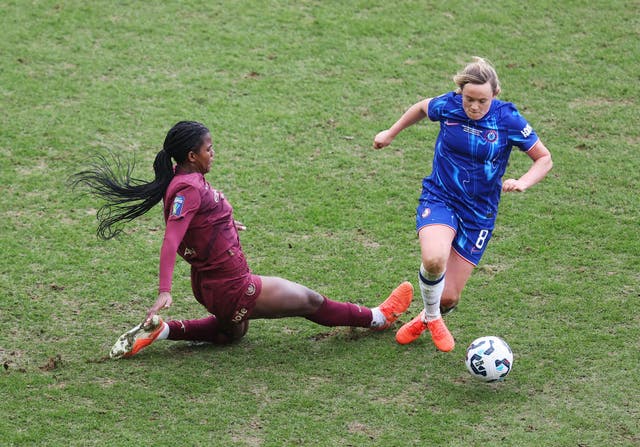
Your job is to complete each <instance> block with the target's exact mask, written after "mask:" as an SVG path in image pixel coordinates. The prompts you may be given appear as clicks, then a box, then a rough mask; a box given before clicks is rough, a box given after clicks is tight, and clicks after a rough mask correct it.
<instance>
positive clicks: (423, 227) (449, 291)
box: [373, 57, 553, 352]
mask: <svg viewBox="0 0 640 447" xmlns="http://www.w3.org/2000/svg"><path fill="white" fill-rule="evenodd" d="M453 80H454V82H455V83H456V85H457V86H458V88H457V90H456V91H453V92H449V93H445V94H443V95H440V96H438V97H434V98H428V99H424V100H422V101H420V102H418V103H416V104H414V105H413V106H411V107H410V108H409V109H408V110H407V111H406V112H405V113H404V114H403V115H402V116H401V117H400V118H399V119H398V121H396V123H395V124H393V126H391V127H390V128H389V129H387V130H384V131H382V132H380V133H378V134H377V135H376V136H375V138H374V142H373V145H374V148H376V149H380V148H383V147H385V146H388V145H389V144H391V142H392V141H393V139H394V138H395V137H396V136H397V135H398V133H400V132H401V131H402V130H404V129H406V128H407V127H409V126H411V125H413V124H415V123H417V122H419V121H420V120H422V119H424V118H426V117H428V118H429V119H430V120H431V121H438V122H439V123H440V132H439V134H438V137H437V139H436V143H435V152H434V156H433V166H432V171H431V174H429V175H428V176H427V177H425V178H424V179H423V182H422V194H421V195H420V199H419V204H418V207H417V209H416V231H417V232H418V239H419V242H420V250H421V254H422V264H421V265H420V271H419V274H418V279H419V284H420V292H421V294H422V300H423V302H424V310H423V311H421V312H420V314H419V315H417V316H416V317H415V318H413V319H412V320H411V321H410V322H408V323H406V324H405V325H403V326H402V327H401V328H400V329H399V330H398V332H397V333H396V341H397V342H398V343H400V344H408V343H411V342H413V341H415V340H417V339H418V338H419V337H420V335H421V334H422V333H423V332H424V331H425V330H427V329H429V331H430V332H431V338H432V340H433V342H434V344H435V345H436V347H437V348H438V349H439V350H440V351H444V352H448V351H451V350H453V349H454V347H455V341H454V338H453V336H452V335H451V333H450V332H449V329H448V328H447V326H446V325H445V323H444V321H443V319H442V314H445V313H447V312H449V311H451V310H453V308H454V307H455V306H456V305H457V304H458V302H459V301H460V295H461V293H462V290H463V289H464V286H465V284H466V283H467V280H468V279H469V277H470V276H471V273H472V272H473V269H474V267H475V266H476V265H477V264H478V262H480V258H481V257H482V254H483V253H484V251H485V249H486V248H487V244H488V242H489V239H491V233H492V231H493V228H494V224H495V220H496V216H497V212H498V203H499V201H500V193H501V191H504V192H513V191H519V192H521V191H525V190H526V189H528V188H530V187H531V186H533V185H535V184H536V183H538V182H539V181H540V180H542V179H543V178H544V177H545V176H546V174H547V173H548V172H549V170H550V169H551V167H552V165H553V162H552V160H551V153H550V152H549V150H548V149H547V148H546V147H545V145H544V144H543V143H542V141H540V139H539V138H538V136H537V134H536V132H535V131H534V130H533V128H532V127H531V125H530V124H529V123H528V122H527V121H526V120H525V119H524V117H523V116H522V115H520V113H519V112H518V110H517V109H516V107H515V106H514V105H513V104H512V103H510V102H504V101H501V100H498V99H497V96H498V94H499V93H500V82H499V80H498V76H497V74H496V71H495V69H494V68H493V67H492V66H491V65H490V64H489V63H488V62H487V61H486V60H484V59H482V58H479V57H475V58H474V59H473V61H472V62H470V63H469V64H467V65H466V67H465V68H464V69H463V70H462V71H461V72H459V73H458V74H457V75H456V76H455V77H454V78H453ZM514 146H515V147H517V148H518V149H520V150H521V151H523V152H524V153H525V154H527V155H528V156H529V157H530V158H531V160H532V161H533V163H532V165H531V166H530V168H529V170H528V171H527V172H526V173H525V174H524V175H522V176H521V177H520V178H518V179H513V178H509V179H506V180H504V181H502V176H503V175H504V173H505V170H506V167H507V163H508V161H509V156H510V154H511V149H512V148H513V147H514Z"/></svg>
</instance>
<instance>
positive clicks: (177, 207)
mask: <svg viewBox="0 0 640 447" xmlns="http://www.w3.org/2000/svg"><path fill="white" fill-rule="evenodd" d="M182 205H184V196H176V197H175V199H173V205H171V215H172V216H176V217H180V214H182Z"/></svg>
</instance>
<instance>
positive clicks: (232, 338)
mask: <svg viewBox="0 0 640 447" xmlns="http://www.w3.org/2000/svg"><path fill="white" fill-rule="evenodd" d="M248 330H249V320H243V321H241V322H240V323H237V324H236V323H233V324H230V325H229V326H227V327H225V328H222V329H220V332H218V333H217V334H216V336H215V339H214V340H213V343H214V344H216V345H228V344H231V343H235V342H237V341H238V340H240V339H241V338H242V337H244V336H245V334H246V333H247V331H248Z"/></svg>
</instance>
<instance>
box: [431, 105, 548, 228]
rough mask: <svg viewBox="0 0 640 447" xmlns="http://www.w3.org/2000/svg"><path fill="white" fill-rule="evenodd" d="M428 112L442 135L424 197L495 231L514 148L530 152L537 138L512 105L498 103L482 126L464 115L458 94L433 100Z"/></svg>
mask: <svg viewBox="0 0 640 447" xmlns="http://www.w3.org/2000/svg"><path fill="white" fill-rule="evenodd" d="M428 109H429V110H428V116H429V119H430V120H431V121H439V122H440V132H439V134H438V138H437V140H436V144H435V153H434V156H433V169H432V172H431V174H430V175H429V176H427V177H425V178H424V180H423V182H422V186H423V198H425V197H426V196H428V195H433V196H435V197H437V198H438V199H440V200H442V201H444V202H445V203H448V204H449V205H450V206H451V207H453V208H454V209H455V211H456V213H457V214H458V215H459V217H460V218H461V219H463V220H465V221H467V222H468V223H472V222H473V223H475V224H477V225H479V226H481V227H482V228H493V225H494V222H495V219H496V215H497V212H498V203H499V201H500V192H501V190H502V176H503V175H504V172H505V170H506V168H507V163H508V161H509V155H510V154H511V149H512V148H513V146H516V147H518V148H519V149H520V150H523V151H527V150H529V149H531V148H532V147H533V145H534V144H535V143H536V142H537V141H538V136H537V135H536V133H535V132H534V131H533V129H532V128H531V126H530V125H529V124H528V123H527V121H526V120H525V119H524V118H523V117H522V115H520V113H519V112H518V110H517V109H516V107H515V106H514V105H513V104H512V103H510V102H504V101H500V100H497V99H494V100H493V101H492V102H491V107H490V108H489V111H488V112H487V114H486V115H485V116H484V117H483V118H482V119H480V120H478V121H475V120H472V119H470V118H469V117H468V116H467V115H466V113H465V112H464V110H463V108H462V95H460V94H456V93H455V92H449V93H446V94H444V95H441V96H438V97H436V98H433V99H431V101H430V102H429V108H428Z"/></svg>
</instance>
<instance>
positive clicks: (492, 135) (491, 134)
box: [483, 129, 498, 143]
mask: <svg viewBox="0 0 640 447" xmlns="http://www.w3.org/2000/svg"><path fill="white" fill-rule="evenodd" d="M483 137H484V139H485V140H486V141H488V142H489V143H495V141H496V140H497V139H498V132H496V131H495V130H493V129H492V130H488V131H486V132H485V133H484V135H483Z"/></svg>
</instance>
